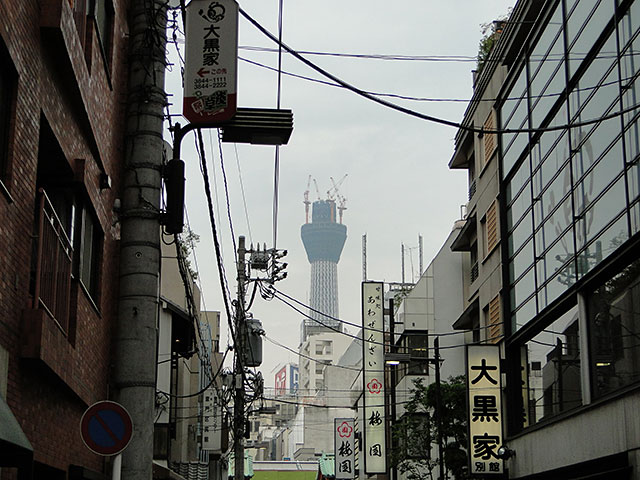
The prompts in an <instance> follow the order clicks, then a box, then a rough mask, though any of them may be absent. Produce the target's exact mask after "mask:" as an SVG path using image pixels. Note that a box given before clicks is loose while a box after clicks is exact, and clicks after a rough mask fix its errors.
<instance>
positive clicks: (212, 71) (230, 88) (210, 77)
mask: <svg viewBox="0 0 640 480" xmlns="http://www.w3.org/2000/svg"><path fill="white" fill-rule="evenodd" d="M185 44H186V47H185V50H186V53H185V66H184V98H183V103H182V114H183V115H184V116H185V118H186V119H187V120H189V121H190V122H191V123H196V124H202V123H219V122H225V121H227V120H230V119H231V118H232V117H233V116H234V115H235V113H236V109H237V71H238V4H237V3H236V1H235V0H191V2H190V3H189V5H187V22H186V32H185Z"/></svg>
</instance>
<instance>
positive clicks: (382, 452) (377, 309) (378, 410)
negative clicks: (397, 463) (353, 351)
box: [362, 282, 387, 474]
mask: <svg viewBox="0 0 640 480" xmlns="http://www.w3.org/2000/svg"><path fill="white" fill-rule="evenodd" d="M383 286H384V285H383V284H382V283H379V282H363V283H362V340H363V341H362V348H363V355H362V359H363V372H362V373H363V375H362V377H363V383H364V385H363V389H364V394H363V398H364V417H363V419H362V420H363V422H364V428H363V431H364V447H363V453H364V455H363V456H364V471H365V473H369V474H371V473H386V471H387V461H386V460H387V449H386V422H385V414H384V404H385V397H384V334H383V328H384V292H383Z"/></svg>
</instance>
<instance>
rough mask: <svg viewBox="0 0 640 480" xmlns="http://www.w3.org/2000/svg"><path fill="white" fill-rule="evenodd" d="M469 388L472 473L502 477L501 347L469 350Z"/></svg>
mask: <svg viewBox="0 0 640 480" xmlns="http://www.w3.org/2000/svg"><path fill="white" fill-rule="evenodd" d="M467 385H468V390H469V443H470V448H469V452H470V459H471V465H470V472H471V473H472V474H482V475H492V474H495V475H497V474H502V473H503V462H502V460H501V459H499V458H498V449H499V448H500V447H501V446H502V404H501V398H500V394H501V372H500V347H498V346H497V345H469V346H468V347H467Z"/></svg>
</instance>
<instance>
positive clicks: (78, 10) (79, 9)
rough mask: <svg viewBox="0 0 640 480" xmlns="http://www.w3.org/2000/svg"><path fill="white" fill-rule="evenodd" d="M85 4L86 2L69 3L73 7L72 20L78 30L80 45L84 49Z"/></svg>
mask: <svg viewBox="0 0 640 480" xmlns="http://www.w3.org/2000/svg"><path fill="white" fill-rule="evenodd" d="M87 3H88V0H75V2H74V1H72V2H71V5H72V7H73V19H74V20H75V23H76V30H78V38H79V39H80V44H81V45H82V46H83V47H84V45H85V43H86V37H87Z"/></svg>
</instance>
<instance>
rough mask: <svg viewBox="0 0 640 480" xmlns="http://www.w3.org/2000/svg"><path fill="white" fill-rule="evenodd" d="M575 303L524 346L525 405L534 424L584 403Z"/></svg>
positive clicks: (528, 419)
mask: <svg viewBox="0 0 640 480" xmlns="http://www.w3.org/2000/svg"><path fill="white" fill-rule="evenodd" d="M578 323H579V322H578V307H577V306H574V307H573V308H571V309H570V310H569V311H568V312H566V313H565V314H564V315H562V316H560V318H559V319H558V320H556V321H555V322H553V323H552V324H551V325H549V326H548V327H547V328H545V329H544V330H542V331H541V332H540V333H539V334H538V335H536V336H535V337H533V338H532V339H531V340H530V341H529V342H527V343H526V345H525V347H524V352H523V355H522V356H521V358H522V361H523V362H524V363H525V364H524V365H521V367H522V371H523V372H527V373H526V381H525V382H524V383H525V388H524V389H523V396H524V398H523V405H525V408H526V414H527V417H526V418H527V423H528V425H534V424H536V423H538V422H540V421H542V420H545V419H548V418H551V417H553V416H555V415H557V414H559V413H562V412H565V411H567V410H570V409H572V408H575V407H578V406H580V405H582V382H581V373H580V369H581V363H580V341H579V340H580V331H579V328H578Z"/></svg>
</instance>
